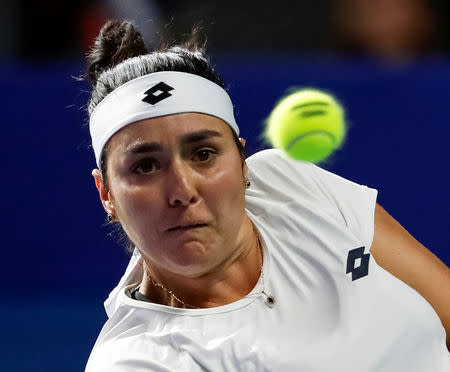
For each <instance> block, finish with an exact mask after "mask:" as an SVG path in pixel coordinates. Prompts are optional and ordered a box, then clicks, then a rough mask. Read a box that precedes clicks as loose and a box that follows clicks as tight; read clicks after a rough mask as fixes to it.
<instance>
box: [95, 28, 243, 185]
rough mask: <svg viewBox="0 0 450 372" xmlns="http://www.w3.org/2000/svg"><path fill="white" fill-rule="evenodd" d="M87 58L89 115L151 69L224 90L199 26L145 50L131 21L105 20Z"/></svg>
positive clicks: (102, 163) (102, 166)
mask: <svg viewBox="0 0 450 372" xmlns="http://www.w3.org/2000/svg"><path fill="white" fill-rule="evenodd" d="M87 61H88V66H87V78H88V80H89V81H90V82H91V84H92V93H91V98H90V100H89V104H88V113H89V115H90V114H91V113H92V112H93V110H94V108H95V107H96V106H97V105H98V104H99V103H100V102H101V101H102V100H103V99H104V98H105V97H106V96H107V95H108V94H109V93H111V92H112V91H113V90H114V89H116V88H118V87H120V86H121V85H123V84H125V83H126V82H127V81H130V80H132V79H135V78H138V77H140V76H143V75H147V74H150V73H152V72H158V71H180V72H187V73H191V74H195V75H199V76H201V77H204V78H206V79H208V80H210V81H212V82H214V83H216V84H217V85H219V86H220V87H222V88H224V89H225V86H224V83H223V81H222V79H221V78H220V76H219V75H218V74H217V73H216V72H215V71H214V69H213V67H212V65H211V62H210V60H209V58H208V57H207V56H206V54H205V43H203V44H200V42H199V29H198V28H194V29H193V31H192V33H191V35H190V36H189V38H188V39H187V40H186V41H185V42H183V43H181V44H179V45H172V46H170V45H169V44H168V43H165V44H164V45H163V46H162V47H161V48H160V49H158V50H155V51H152V52H150V53H148V51H147V49H146V47H145V44H144V40H143V39H142V35H141V34H140V33H139V32H138V31H137V30H136V28H135V27H134V26H133V25H132V24H131V23H130V22H128V21H122V22H121V21H108V22H107V23H105V25H104V26H103V27H102V29H101V30H100V32H99V35H98V36H97V39H96V40H95V43H94V46H93V48H92V51H91V53H90V54H89V55H88V57H87ZM230 130H231V128H230ZM231 132H232V134H233V138H234V141H235V143H236V146H237V148H238V151H239V153H240V155H241V158H242V159H243V160H244V159H245V153H244V147H243V146H242V144H241V143H240V142H239V139H238V138H237V136H236V134H235V132H234V131H233V130H231ZM108 152H109V148H108V144H106V145H105V147H104V150H103V154H102V158H101V161H100V170H101V172H102V178H103V183H104V184H105V185H106V184H107V171H106V163H107V157H108Z"/></svg>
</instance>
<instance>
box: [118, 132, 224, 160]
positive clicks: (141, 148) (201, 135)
mask: <svg viewBox="0 0 450 372" xmlns="http://www.w3.org/2000/svg"><path fill="white" fill-rule="evenodd" d="M212 137H222V134H221V133H219V132H217V131H215V130H210V129H204V130H200V131H197V132H193V133H189V134H185V135H184V136H182V137H181V139H180V143H181V145H189V144H193V143H195V142H200V141H204V140H206V139H209V138H212ZM160 151H163V146H162V145H161V144H160V143H159V142H144V143H142V142H138V143H135V144H132V145H130V146H128V147H127V148H126V149H125V153H126V154H142V153H146V152H160Z"/></svg>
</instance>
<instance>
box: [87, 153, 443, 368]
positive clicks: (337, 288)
mask: <svg viewBox="0 0 450 372" xmlns="http://www.w3.org/2000/svg"><path fill="white" fill-rule="evenodd" d="M247 164H248V167H249V179H250V181H251V182H252V184H251V187H250V189H249V190H247V195H246V201H247V213H248V215H249V216H250V217H251V219H252V220H253V221H254V223H255V224H256V227H257V228H258V230H259V231H260V233H261V236H262V238H263V247H264V267H263V270H264V282H265V287H266V291H267V292H268V293H270V294H272V295H274V296H275V298H276V301H277V302H276V304H275V306H274V307H273V308H269V307H267V306H266V305H265V304H264V296H263V295H262V294H261V281H260V282H258V283H257V285H256V287H255V288H254V290H253V291H252V292H251V293H250V294H249V295H247V296H246V297H244V298H243V299H241V300H239V301H237V302H234V303H231V304H228V305H225V306H220V307H216V308H209V309H176V308H170V307H167V306H162V305H156V304H151V303H147V302H141V301H136V300H133V299H131V298H130V297H128V296H127V295H126V294H125V288H126V287H127V286H128V288H131V287H133V286H135V284H133V283H135V282H138V281H139V280H140V275H142V271H141V263H140V260H139V257H138V256H134V257H133V258H132V260H131V262H130V265H129V267H128V269H127V272H126V274H125V275H124V277H123V278H122V280H121V282H120V284H119V286H118V288H117V289H116V290H114V291H113V292H112V294H111V296H110V298H109V300H108V301H107V303H106V304H105V305H106V308H107V312H108V316H109V320H108V321H107V322H106V324H105V326H104V327H103V329H102V331H101V333H100V335H99V337H98V340H97V342H96V344H95V346H94V349H93V351H92V354H91V356H90V359H89V362H88V365H87V369H86V371H87V372H103V371H104V372H119V371H120V372H128V371H130V372H131V371H133V372H140V371H142V372H143V371H161V372H162V371H177V372H178V371H246V372H248V371H274V372H285V371H301V372H337V371H338V372H341V371H345V372H402V371H408V372H425V371H427V372H428V371H430V372H431V371H433V372H448V371H450V358H449V354H448V352H447V348H446V346H445V338H446V335H445V330H444V328H443V326H442V323H441V322H440V319H439V317H438V316H437V314H436V313H435V311H434V310H433V308H432V307H431V305H430V304H429V303H428V302H427V301H426V300H425V299H424V298H423V297H421V296H420V295H419V294H418V293H417V292H416V291H415V290H413V289H412V288H411V287H409V286H407V285H406V284H404V283H403V282H402V281H400V280H398V279H397V278H395V277H394V276H392V275H390V274H389V273H388V272H387V271H385V270H384V269H382V268H381V267H380V266H378V265H377V263H376V262H375V260H374V259H373V257H372V256H371V255H370V258H369V271H368V275H367V276H364V277H361V278H359V279H357V280H354V281H353V280H352V274H351V273H349V274H347V273H346V268H347V256H348V252H349V251H351V250H353V249H355V248H359V247H365V248H364V252H365V253H366V254H367V253H368V252H369V248H370V246H371V243H372V239H373V233H374V209H375V204H376V197H377V190H375V189H371V188H368V187H366V186H361V185H358V184H355V183H353V182H350V181H348V180H345V179H343V178H341V177H339V176H336V175H334V174H332V173H329V172H327V171H325V170H323V169H321V168H319V167H317V166H315V165H313V164H309V163H303V162H295V161H292V160H290V159H287V158H286V157H285V156H284V154H283V153H282V152H280V151H278V150H266V151H262V152H260V153H257V154H256V155H254V156H252V157H250V158H249V159H247Z"/></svg>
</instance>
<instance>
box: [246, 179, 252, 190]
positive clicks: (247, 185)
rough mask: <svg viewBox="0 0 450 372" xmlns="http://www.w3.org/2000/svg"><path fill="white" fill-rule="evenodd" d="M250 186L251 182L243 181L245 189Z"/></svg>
mask: <svg viewBox="0 0 450 372" xmlns="http://www.w3.org/2000/svg"><path fill="white" fill-rule="evenodd" d="M250 185H251V182H250V181H249V180H248V179H247V178H246V179H245V187H246V188H247V189H248V188H249V187H250Z"/></svg>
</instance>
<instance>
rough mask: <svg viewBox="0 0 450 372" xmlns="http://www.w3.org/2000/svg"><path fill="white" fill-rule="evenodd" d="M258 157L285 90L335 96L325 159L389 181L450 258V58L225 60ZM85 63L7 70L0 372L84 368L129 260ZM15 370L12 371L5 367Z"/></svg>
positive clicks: (385, 190)
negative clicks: (116, 228)
mask: <svg viewBox="0 0 450 372" xmlns="http://www.w3.org/2000/svg"><path fill="white" fill-rule="evenodd" d="M215 62H216V65H217V66H216V67H217V70H218V71H219V72H221V73H222V75H223V77H224V79H225V81H226V82H227V83H228V86H229V88H230V95H231V97H232V99H233V102H234V104H235V109H236V119H237V121H238V124H239V125H240V127H241V131H242V136H243V137H245V138H246V139H247V152H248V155H250V154H252V153H254V152H256V151H258V150H261V149H263V148H264V144H263V142H262V141H261V140H260V133H261V132H262V129H263V120H264V119H265V118H266V117H267V116H268V114H269V113H270V110H271V109H272V107H273V105H274V104H275V103H276V101H277V100H278V99H279V98H281V96H282V95H284V94H285V93H286V91H287V89H288V88H289V87H292V86H298V87H306V86H308V87H316V88H321V89H325V90H327V91H329V92H332V93H333V94H335V95H336V96H337V97H338V99H339V100H340V101H341V102H342V104H343V105H344V107H345V108H346V110H347V118H348V122H349V132H348V136H347V140H346V143H345V145H344V146H343V147H342V148H341V149H340V150H339V151H337V152H336V153H335V154H334V155H333V156H332V157H331V159H330V160H329V161H328V162H327V163H326V164H323V165H322V166H323V167H324V168H326V169H328V170H331V171H333V172H335V173H337V174H339V175H341V176H343V177H345V178H348V179H350V180H352V181H355V182H357V183H360V184H365V185H368V186H370V187H373V188H376V189H378V190H379V199H378V202H379V203H380V204H381V205H383V206H384V207H385V208H386V209H387V210H388V212H390V213H391V214H392V215H393V216H394V217H395V218H396V219H397V220H398V221H399V222H400V223H401V224H402V225H403V226H404V227H405V228H406V229H407V230H408V231H409V232H410V233H411V234H412V235H414V236H415V237H416V239H418V240H419V241H420V242H422V243H423V244H424V245H425V246H427V247H428V248H429V249H430V250H431V251H432V252H434V253H435V254H436V255H437V256H438V257H439V258H440V259H441V260H443V261H444V262H445V263H446V264H447V265H449V264H450V254H449V249H448V248H449V247H450V237H449V231H450V229H449V227H450V226H449V225H450V212H449V210H450V209H449V207H450V196H449V192H448V190H449V189H450V177H449V167H448V159H449V155H448V147H449V146H448V141H449V137H450V127H449V119H448V117H449V106H450V104H449V98H450V94H449V86H450V61H448V60H440V59H435V60H424V61H422V62H418V63H413V64H407V65H392V64H390V65H383V64H377V63H375V62H369V61H365V60H356V59H355V60H352V59H330V60H323V58H322V59H320V60H315V59H314V58H311V59H307V58H300V57H298V58H293V57H292V56H285V57H264V56H253V57H250V56H249V57H245V58H239V59H237V58H233V57H227V56H217V57H216V58H215ZM82 71H83V66H82V65H80V64H78V63H74V62H70V61H65V62H60V63H58V64H43V65H41V66H37V65H32V66H31V65H26V64H22V65H19V64H14V65H12V64H9V65H2V66H0V72H1V73H0V84H1V87H2V89H1V92H0V99H1V100H0V102H1V103H2V109H3V115H2V117H3V120H2V127H3V129H4V131H3V133H4V134H5V133H6V136H4V137H3V141H2V146H1V150H0V151H1V156H2V159H3V161H2V167H3V171H2V181H1V183H0V184H1V195H2V202H3V203H2V204H3V219H2V220H3V223H2V229H3V241H4V244H3V248H2V252H3V259H2V270H1V273H0V275H1V280H0V286H1V287H2V288H1V289H2V293H3V296H2V300H1V302H2V303H1V306H0V315H1V316H0V319H1V322H2V324H1V332H2V338H1V341H0V342H1V345H0V346H1V347H0V358H1V360H2V361H3V365H4V367H2V370H4V371H29V370H32V371H66V372H70V371H81V370H83V368H84V366H85V363H86V361H87V358H88V355H89V352H90V350H91V348H92V346H93V344H94V342H95V339H96V337H97V335H98V332H99V331H100V329H101V326H102V324H103V323H104V321H105V320H106V317H105V315H104V311H103V307H102V302H103V300H104V299H105V298H106V296H107V294H108V293H109V291H110V289H112V287H113V286H114V285H115V283H116V282H117V281H118V280H119V278H120V276H121V275H122V273H123V271H124V268H125V266H126V264H127V261H128V255H127V253H126V252H125V249H124V247H122V246H121V245H120V244H118V243H116V240H115V237H114V236H110V235H111V229H110V228H109V227H105V214H104V211H103V209H102V207H101V204H100V202H99V200H98V196H97V193H96V189H95V186H94V183H93V180H92V178H91V175H90V172H91V170H92V168H93V167H94V166H95V162H94V156H93V154H92V151H91V149H90V147H89V146H90V139H89V131H88V127H87V125H86V121H87V116H86V113H85V109H84V106H85V103H86V101H87V99H88V94H87V91H88V88H89V87H88V86H87V84H86V83H84V82H80V81H77V80H76V79H74V77H77V76H80V75H81V73H82ZM3 368H5V369H3Z"/></svg>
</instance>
